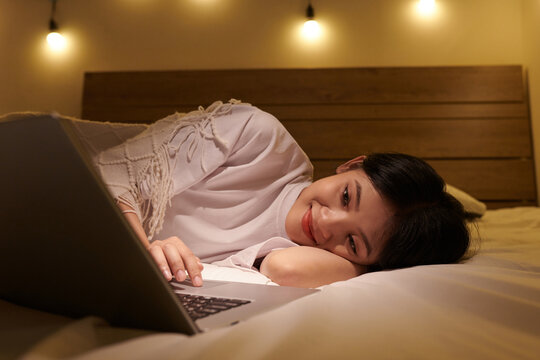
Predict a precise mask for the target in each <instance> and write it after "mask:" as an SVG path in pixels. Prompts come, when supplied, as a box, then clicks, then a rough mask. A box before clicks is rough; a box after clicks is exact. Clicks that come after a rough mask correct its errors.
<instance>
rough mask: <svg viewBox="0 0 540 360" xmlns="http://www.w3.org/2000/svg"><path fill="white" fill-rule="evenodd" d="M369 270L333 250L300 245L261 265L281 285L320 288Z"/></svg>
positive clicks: (270, 255) (266, 274)
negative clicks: (333, 252) (332, 251)
mask: <svg viewBox="0 0 540 360" xmlns="http://www.w3.org/2000/svg"><path fill="white" fill-rule="evenodd" d="M366 271H367V269H366V267H365V266H361V265H357V264H354V263H352V262H350V261H349V260H346V259H344V258H342V257H340V256H337V255H335V254H332V253H331V252H329V251H326V250H322V249H318V248H314V247H309V246H297V247H291V248H287V249H282V250H274V251H272V252H271V253H270V254H268V255H267V256H266V257H265V258H264V260H263V262H262V263H261V273H262V274H263V275H265V276H267V277H269V278H270V279H271V280H272V281H273V282H275V283H277V284H279V285H286V286H295V287H309V288H313V287H318V286H321V285H327V284H330V283H333V282H336V281H340V280H347V279H351V278H353V277H356V276H358V275H361V274H363V273H365V272H366Z"/></svg>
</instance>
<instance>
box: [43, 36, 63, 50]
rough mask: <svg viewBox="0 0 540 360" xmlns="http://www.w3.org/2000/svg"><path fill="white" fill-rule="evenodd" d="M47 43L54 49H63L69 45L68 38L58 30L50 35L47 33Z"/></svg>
mask: <svg viewBox="0 0 540 360" xmlns="http://www.w3.org/2000/svg"><path fill="white" fill-rule="evenodd" d="M47 43H48V44H49V47H50V48H51V49H52V50H54V51H62V50H64V49H65V48H66V45H67V42H66V39H65V38H64V37H63V36H62V34H60V33H58V32H50V33H49V35H47Z"/></svg>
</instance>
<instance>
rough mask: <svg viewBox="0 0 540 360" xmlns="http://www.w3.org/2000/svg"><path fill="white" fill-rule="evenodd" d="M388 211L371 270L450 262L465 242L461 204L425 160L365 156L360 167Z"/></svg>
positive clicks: (458, 256) (462, 250)
mask: <svg viewBox="0 0 540 360" xmlns="http://www.w3.org/2000/svg"><path fill="white" fill-rule="evenodd" d="M360 167H361V168H362V169H363V170H364V172H365V173H366V175H367V176H368V178H369V179H370V180H371V183H372V184H373V186H374V187H375V189H377V191H378V192H379V194H380V195H381V196H382V197H383V198H384V199H386V201H388V202H389V203H390V204H391V206H392V207H393V209H394V215H393V216H392V218H391V219H390V223H389V224H388V225H389V226H388V228H387V230H386V233H385V237H386V244H385V246H384V248H383V251H382V253H381V254H380V257H379V260H378V262H377V264H374V265H373V266H372V267H371V270H377V269H395V268H401V267H408V266H414V265H427V264H441V263H453V262H456V261H458V260H460V259H461V258H462V257H463V255H464V254H465V253H466V251H467V249H468V248H469V244H470V234H469V231H468V228H467V224H466V213H465V211H464V209H463V206H462V205H461V203H460V202H459V201H457V200H456V199H455V198H454V197H453V196H451V195H450V194H448V193H446V191H445V182H444V180H443V179H442V178H441V177H440V176H439V174H437V172H436V171H435V170H434V169H433V168H432V167H431V166H430V165H429V164H427V163H426V162H425V161H423V160H421V159H419V158H416V157H414V156H410V155H405V154H396V153H376V154H371V155H368V156H367V158H366V159H365V160H364V161H363V163H362V165H361V166H360Z"/></svg>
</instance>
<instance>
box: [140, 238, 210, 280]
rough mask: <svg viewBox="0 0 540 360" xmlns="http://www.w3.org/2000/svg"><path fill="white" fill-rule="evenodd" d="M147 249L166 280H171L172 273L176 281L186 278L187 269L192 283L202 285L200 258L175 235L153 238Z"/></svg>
mask: <svg viewBox="0 0 540 360" xmlns="http://www.w3.org/2000/svg"><path fill="white" fill-rule="evenodd" d="M147 249H148V251H149V252H150V254H151V255H152V257H153V258H154V261H155V262H156V264H157V265H158V267H159V269H160V270H161V272H162V273H163V276H165V278H166V279H167V280H168V281H170V280H172V278H173V274H174V277H175V278H176V281H184V280H186V271H187V273H188V274H189V277H190V278H191V282H192V283H193V285H195V286H201V285H202V277H201V271H202V269H203V265H202V264H201V260H200V259H199V258H198V257H197V256H195V255H194V254H193V253H192V252H191V250H190V249H189V248H188V247H187V246H186V244H184V242H183V241H182V240H180V239H179V238H177V237H176V236H173V237H170V238H168V239H165V240H154V241H153V242H152V243H150V245H149V246H148V247H147Z"/></svg>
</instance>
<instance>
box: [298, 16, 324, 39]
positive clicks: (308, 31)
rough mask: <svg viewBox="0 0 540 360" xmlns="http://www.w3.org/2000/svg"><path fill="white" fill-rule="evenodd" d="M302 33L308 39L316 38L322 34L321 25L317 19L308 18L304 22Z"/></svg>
mask: <svg viewBox="0 0 540 360" xmlns="http://www.w3.org/2000/svg"><path fill="white" fill-rule="evenodd" d="M302 34H303V35H304V36H305V37H306V38H308V39H315V38H318V37H319V36H320V35H321V27H320V26H319V23H318V22H317V21H315V20H313V19H312V20H308V21H306V22H305V23H304V28H303V29H302Z"/></svg>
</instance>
